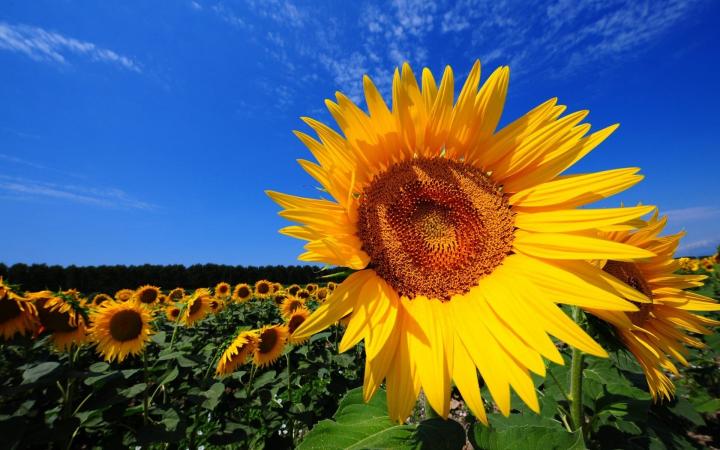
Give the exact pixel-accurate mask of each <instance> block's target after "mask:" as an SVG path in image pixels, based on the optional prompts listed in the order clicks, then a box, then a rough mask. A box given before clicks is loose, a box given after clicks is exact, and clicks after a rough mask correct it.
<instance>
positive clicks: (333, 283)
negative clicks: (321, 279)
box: [327, 281, 337, 292]
mask: <svg viewBox="0 0 720 450" xmlns="http://www.w3.org/2000/svg"><path fill="white" fill-rule="evenodd" d="M336 287H337V283H335V282H334V281H330V282H329V283H328V284H327V288H328V291H330V292H332V291H334V290H335V288H336Z"/></svg>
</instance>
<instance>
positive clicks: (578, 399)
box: [570, 306, 585, 442]
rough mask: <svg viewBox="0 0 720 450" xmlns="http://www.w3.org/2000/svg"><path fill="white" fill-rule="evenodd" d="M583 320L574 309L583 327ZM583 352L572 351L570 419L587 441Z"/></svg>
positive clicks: (575, 315)
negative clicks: (584, 411)
mask: <svg viewBox="0 0 720 450" xmlns="http://www.w3.org/2000/svg"><path fill="white" fill-rule="evenodd" d="M582 318H583V314H582V310H581V309H580V308H579V307H577V306H575V307H573V320H574V321H575V322H576V323H577V324H578V325H581V322H582ZM583 359H584V355H583V352H582V351H580V350H579V349H577V348H573V350H572V362H571V365H570V400H571V402H570V418H571V419H572V425H573V428H574V429H575V430H576V431H578V430H579V431H580V434H581V435H582V437H583V442H584V441H585V416H584V413H583V403H582V374H583Z"/></svg>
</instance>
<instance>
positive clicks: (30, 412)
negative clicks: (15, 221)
mask: <svg viewBox="0 0 720 450" xmlns="http://www.w3.org/2000/svg"><path fill="white" fill-rule="evenodd" d="M710 260H711V258H706V259H704V260H691V259H686V258H683V259H680V260H679V262H680V263H681V264H682V265H683V269H681V270H682V271H683V273H699V274H705V275H708V276H709V278H708V281H707V282H706V284H705V285H704V287H703V288H702V289H700V292H701V293H703V294H705V295H708V296H714V297H716V298H717V297H720V277H719V276H718V273H719V272H718V270H720V267H719V266H718V265H717V263H714V264H707V261H710ZM693 267H695V269H696V270H693ZM1 286H2V287H1V288H0V294H1V295H2V299H1V300H0V313H2V315H1V316H0V319H2V322H1V323H0V331H1V332H2V336H3V338H4V342H3V352H2V354H1V355H0V375H1V376H2V380H3V381H2V384H1V385H0V386H1V388H0V389H1V390H0V398H1V399H2V406H1V409H0V431H1V432H2V435H3V439H4V443H5V446H6V448H37V447H47V446H50V447H53V448H128V447H133V446H142V447H148V448H215V447H218V448H293V447H298V446H299V447H300V448H307V449H313V448H416V447H421V448H457V449H460V448H468V447H467V446H468V445H471V446H472V448H582V444H581V442H582V441H581V440H580V438H579V436H578V435H577V433H572V432H570V431H568V430H569V420H570V419H569V417H570V416H569V408H570V402H569V401H568V395H569V394H568V392H569V379H570V377H569V360H570V351H569V348H568V347H565V346H561V347H559V350H560V352H561V354H562V355H563V358H564V360H565V361H566V362H568V364H566V365H565V366H557V365H556V366H554V367H552V368H549V373H548V376H547V377H546V379H545V380H541V379H539V378H538V379H536V380H535V382H536V389H537V392H538V394H539V395H540V398H541V409H540V412H541V414H540V415H536V414H534V413H533V412H532V411H530V410H529V409H528V408H527V407H526V406H524V405H523V404H522V402H521V401H520V399H518V398H514V399H513V401H512V403H513V409H512V412H511V414H510V415H509V416H507V417H505V416H503V415H502V414H501V413H500V411H495V412H491V413H490V414H489V415H488V416H489V417H488V420H489V423H490V424H491V427H485V426H484V425H482V424H481V423H479V422H478V421H477V419H476V418H475V417H474V416H473V414H472V412H471V411H470V410H469V409H468V407H467V406H466V404H465V402H464V401H463V399H462V397H461V396H460V395H459V392H458V390H457V388H455V389H454V390H453V393H452V400H451V411H450V419H451V420H447V421H446V420H441V419H439V418H438V417H437V415H436V414H435V413H434V412H432V410H431V409H429V408H428V407H427V406H426V402H424V401H420V402H419V403H418V404H417V405H416V406H415V408H414V410H413V411H412V414H411V417H410V419H409V420H408V422H407V423H406V424H405V425H403V426H397V425H396V424H395V423H393V421H391V420H390V418H389V417H388V413H387V406H386V401H385V398H384V397H385V396H384V395H376V396H374V397H373V399H372V400H371V402H370V403H369V404H364V402H363V399H362V388H361V386H362V383H363V370H364V367H363V366H364V364H363V351H364V350H363V344H359V345H357V346H355V347H354V348H352V349H350V350H348V351H346V352H345V353H338V344H339V342H340V339H341V336H342V333H343V330H344V329H345V327H346V326H347V320H346V319H345V320H341V321H340V322H339V323H337V324H336V325H334V326H332V327H330V328H329V329H328V330H326V331H324V332H321V333H318V334H315V335H313V336H312V337H311V338H309V339H303V340H294V339H293V332H294V330H296V329H297V328H298V325H299V323H302V322H303V321H304V320H305V319H306V318H307V317H308V313H309V312H310V311H312V310H315V309H316V308H317V307H318V306H319V305H320V304H322V303H324V302H325V300H326V298H327V296H328V294H330V293H332V291H333V290H334V289H335V288H336V285H335V283H334V282H329V283H323V284H321V285H320V286H318V285H317V284H309V285H306V286H302V287H301V286H298V285H290V286H281V285H278V284H277V283H269V282H267V283H266V282H259V283H258V284H257V285H256V286H251V285H248V284H244V283H241V284H238V285H237V286H234V287H231V286H230V285H228V284H227V283H222V282H221V283H218V284H217V286H215V287H214V288H212V289H198V290H195V291H194V292H185V290H183V289H182V288H177V289H172V290H168V291H162V290H160V289H158V288H155V287H153V286H143V287H140V288H138V289H125V290H121V291H118V292H117V293H114V294H112V295H108V294H103V293H100V294H95V295H93V296H84V295H82V294H80V293H78V292H75V291H65V292H49V291H44V292H43V291H41V292H25V291H23V290H22V289H21V286H15V285H12V284H11V283H9V282H8V281H7V280H6V281H4V282H3V283H2V284H1ZM49 303H52V304H54V305H55V306H48V304H49ZM18 312H19V313H18ZM93 320H94V321H93ZM591 325H594V326H595V327H597V328H596V330H595V332H596V333H598V334H597V335H598V336H600V335H601V333H603V332H606V331H607V330H603V329H602V327H599V326H598V325H599V324H597V323H595V324H591ZM273 329H277V330H280V331H278V332H270V331H269V330H273ZM79 330H82V332H81V331H79ZM263 333H264V334H263ZM273 333H276V336H274V337H273V336H271V335H272V334H273ZM269 336H270V337H271V339H268V337H269ZM258 337H259V338H260V339H262V338H264V339H263V340H264V341H265V342H266V343H268V344H267V345H268V348H261V347H260V346H258V345H257V340H258ZM273 339H274V340H273ZM704 339H705V341H706V343H707V344H708V347H707V348H704V349H694V350H692V351H691V353H690V354H689V356H688V361H689V365H688V366H687V367H685V368H682V369H681V371H680V373H679V375H678V376H677V377H674V378H673V379H674V381H675V383H676V384H677V386H678V392H677V394H676V397H675V398H674V399H673V400H672V401H671V402H664V403H662V404H653V402H652V400H651V396H650V395H649V394H648V392H647V385H646V382H645V380H644V378H643V377H642V370H641V368H640V366H639V365H638V364H637V363H634V362H633V359H632V357H631V356H629V354H628V353H627V351H623V350H621V349H616V351H615V352H612V353H611V359H610V361H608V360H603V359H598V358H588V361H587V366H586V368H585V369H584V374H585V377H586V380H585V389H584V392H583V403H584V407H585V408H586V412H587V414H588V416H589V419H588V429H587V431H586V434H587V439H588V441H587V443H588V445H589V446H590V447H595V448H697V447H698V446H702V445H711V444H718V443H719V442H720V436H719V435H718V433H717V429H718V428H717V427H718V426H720V418H719V417H718V415H717V410H718V409H719V408H720V400H719V399H718V395H720V377H719V376H718V361H717V356H716V355H717V352H718V350H720V339H718V338H717V336H716V335H711V336H707V337H705V338H704ZM253 340H255V341H253ZM270 343H272V345H270ZM483 389H484V390H486V389H487V388H483ZM490 410H491V411H492V408H490ZM679 430H685V431H683V432H679Z"/></svg>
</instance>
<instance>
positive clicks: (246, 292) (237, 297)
mask: <svg viewBox="0 0 720 450" xmlns="http://www.w3.org/2000/svg"><path fill="white" fill-rule="evenodd" d="M252 294H253V291H252V289H251V288H250V286H249V285H248V284H247V283H240V284H238V285H237V286H235V289H234V290H233V295H232V299H233V300H234V301H235V302H236V303H244V302H246V301H248V300H250V297H252Z"/></svg>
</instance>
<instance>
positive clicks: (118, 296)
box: [115, 289, 135, 302]
mask: <svg viewBox="0 0 720 450" xmlns="http://www.w3.org/2000/svg"><path fill="white" fill-rule="evenodd" d="M133 295H135V291H133V290H132V289H120V290H119V291H117V292H116V293H115V300H117V301H119V302H126V301H128V300H130V299H131V298H133Z"/></svg>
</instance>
